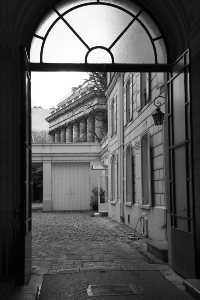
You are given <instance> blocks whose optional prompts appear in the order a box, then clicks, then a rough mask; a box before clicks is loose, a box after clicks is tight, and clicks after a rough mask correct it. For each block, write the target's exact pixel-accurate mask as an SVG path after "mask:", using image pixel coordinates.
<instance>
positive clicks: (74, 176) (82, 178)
mask: <svg viewBox="0 0 200 300" xmlns="http://www.w3.org/2000/svg"><path fill="white" fill-rule="evenodd" d="M89 174H90V164H89V163H53V164H52V206H53V210H89V209H90V193H89V191H90V179H89V177H90V176H89Z"/></svg>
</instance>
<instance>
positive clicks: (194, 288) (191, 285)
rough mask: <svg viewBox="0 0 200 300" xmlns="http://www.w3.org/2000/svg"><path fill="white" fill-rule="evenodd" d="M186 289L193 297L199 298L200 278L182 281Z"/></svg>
mask: <svg viewBox="0 0 200 300" xmlns="http://www.w3.org/2000/svg"><path fill="white" fill-rule="evenodd" d="M183 285H184V286H185V289H186V291H187V292H188V294H189V295H191V296H193V298H194V299H200V280H199V279H186V280H184V281H183Z"/></svg>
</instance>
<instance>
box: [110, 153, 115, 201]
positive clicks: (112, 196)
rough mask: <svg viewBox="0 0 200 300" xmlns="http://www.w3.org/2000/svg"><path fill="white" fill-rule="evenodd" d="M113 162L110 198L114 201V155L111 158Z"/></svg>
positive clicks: (111, 162)
mask: <svg viewBox="0 0 200 300" xmlns="http://www.w3.org/2000/svg"><path fill="white" fill-rule="evenodd" d="M110 164H111V195H110V200H111V201H114V190H115V188H114V186H115V172H114V155H112V156H111V160H110Z"/></svg>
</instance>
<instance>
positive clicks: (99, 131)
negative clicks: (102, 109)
mask: <svg viewBox="0 0 200 300" xmlns="http://www.w3.org/2000/svg"><path fill="white" fill-rule="evenodd" d="M105 129H106V128H105V121H104V120H103V115H102V114H101V113H98V114H97V115H96V116H95V133H96V134H95V140H96V141H97V142H99V141H100V140H102V139H103V138H104V136H105Z"/></svg>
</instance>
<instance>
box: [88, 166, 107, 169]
mask: <svg viewBox="0 0 200 300" xmlns="http://www.w3.org/2000/svg"><path fill="white" fill-rule="evenodd" d="M91 169H92V170H107V169H108V165H92V168H91Z"/></svg>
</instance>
